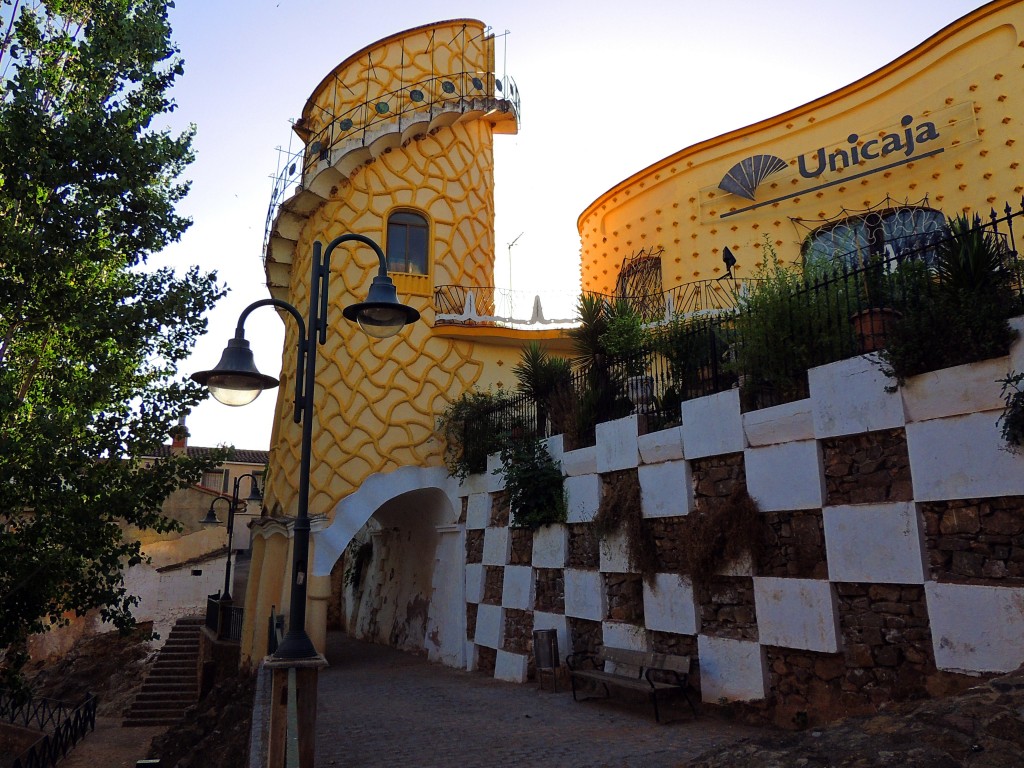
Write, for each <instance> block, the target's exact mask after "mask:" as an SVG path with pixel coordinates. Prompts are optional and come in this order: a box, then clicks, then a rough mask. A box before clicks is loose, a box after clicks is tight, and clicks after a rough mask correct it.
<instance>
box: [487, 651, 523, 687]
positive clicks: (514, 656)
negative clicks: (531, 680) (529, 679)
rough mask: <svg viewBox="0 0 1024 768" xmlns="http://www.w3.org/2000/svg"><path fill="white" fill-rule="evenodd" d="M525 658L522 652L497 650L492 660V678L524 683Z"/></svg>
mask: <svg viewBox="0 0 1024 768" xmlns="http://www.w3.org/2000/svg"><path fill="white" fill-rule="evenodd" d="M527 660H528V657H526V656H524V655H523V654H520V653H509V652H508V651H502V650H499V651H498V657H497V658H496V659H495V661H494V678H495V679H496V680H504V681H505V682H508V683H525V682H526V662H527Z"/></svg>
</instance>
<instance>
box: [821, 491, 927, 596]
mask: <svg viewBox="0 0 1024 768" xmlns="http://www.w3.org/2000/svg"><path fill="white" fill-rule="evenodd" d="M823 513H824V520H825V552H826V557H827V559H828V577H829V579H831V580H832V581H859V582H870V583H874V584H923V583H924V580H925V572H926V570H925V548H924V532H923V530H922V525H921V522H920V520H919V518H918V514H917V508H916V507H915V505H914V504H913V502H909V501H908V502H894V503H889V504H856V505H851V506H843V507H825V508H824V510H823Z"/></svg>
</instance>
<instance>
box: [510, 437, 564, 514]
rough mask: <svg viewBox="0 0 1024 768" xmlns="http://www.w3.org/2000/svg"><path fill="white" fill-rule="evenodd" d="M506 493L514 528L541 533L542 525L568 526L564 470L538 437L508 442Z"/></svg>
mask: <svg viewBox="0 0 1024 768" xmlns="http://www.w3.org/2000/svg"><path fill="white" fill-rule="evenodd" d="M494 472H495V474H502V475H504V476H505V491H506V492H507V493H508V500H509V504H510V506H511V508H512V520H511V522H510V523H509V525H510V526H511V527H513V528H529V529H530V530H533V531H535V530H537V529H538V528H540V527H541V526H542V525H551V524H552V523H564V522H565V520H566V517H567V515H568V504H567V502H566V499H565V490H564V486H563V477H562V467H561V464H559V463H558V462H556V461H555V460H554V459H553V458H552V457H551V454H550V453H548V449H547V446H545V445H544V443H543V442H542V441H541V440H539V439H536V438H532V439H526V440H513V441H508V442H507V443H506V444H505V445H504V446H503V447H502V449H501V466H500V467H499V468H498V469H496V470H494Z"/></svg>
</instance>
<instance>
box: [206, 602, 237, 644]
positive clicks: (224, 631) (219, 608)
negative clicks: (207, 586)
mask: <svg viewBox="0 0 1024 768" xmlns="http://www.w3.org/2000/svg"><path fill="white" fill-rule="evenodd" d="M244 615H245V611H244V609H243V607H242V606H240V605H235V604H234V602H233V601H232V600H221V599H220V594H219V593H218V594H214V595H209V596H208V597H207V598H206V628H207V629H209V630H210V631H211V632H212V633H213V634H214V637H216V638H217V639H218V640H232V641H235V642H239V641H241V639H242V619H243V618H244Z"/></svg>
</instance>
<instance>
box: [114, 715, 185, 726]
mask: <svg viewBox="0 0 1024 768" xmlns="http://www.w3.org/2000/svg"><path fill="white" fill-rule="evenodd" d="M180 722H181V715H178V716H177V717H126V718H125V719H124V720H123V721H122V722H121V726H122V727H124V728H152V727H153V726H157V725H177V724H178V723H180Z"/></svg>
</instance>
